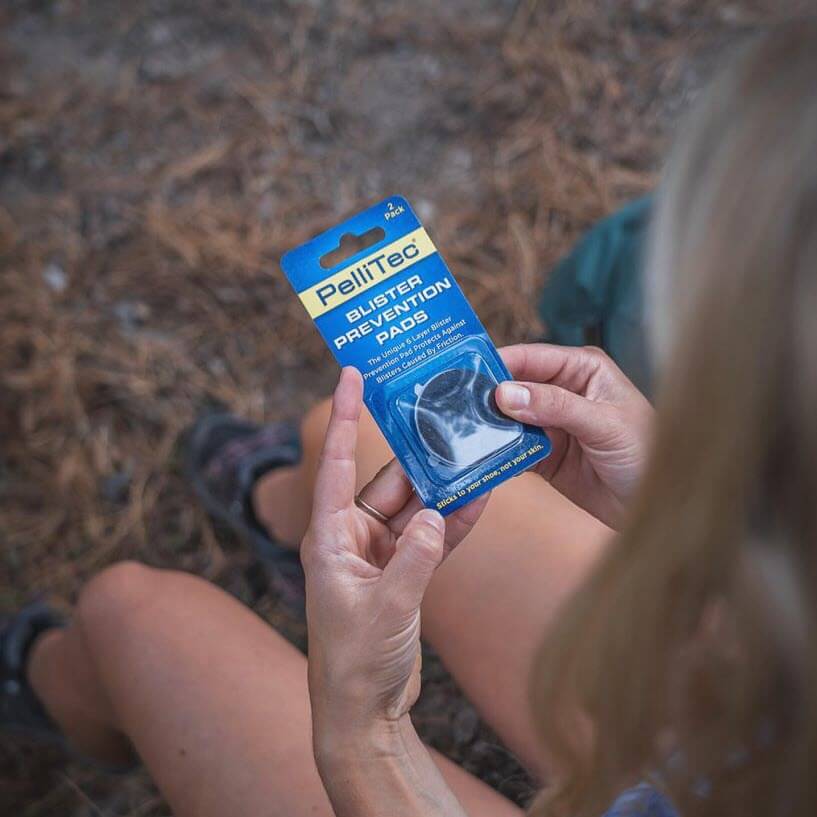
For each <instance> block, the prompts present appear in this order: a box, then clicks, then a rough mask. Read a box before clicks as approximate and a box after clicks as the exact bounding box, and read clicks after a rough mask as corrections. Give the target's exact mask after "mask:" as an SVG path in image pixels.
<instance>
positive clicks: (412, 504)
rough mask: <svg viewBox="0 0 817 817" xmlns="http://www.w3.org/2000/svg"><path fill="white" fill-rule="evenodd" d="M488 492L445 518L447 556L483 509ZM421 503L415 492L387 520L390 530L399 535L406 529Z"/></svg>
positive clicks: (421, 506)
mask: <svg viewBox="0 0 817 817" xmlns="http://www.w3.org/2000/svg"><path fill="white" fill-rule="evenodd" d="M489 496H490V493H488V494H485V495H484V496H481V497H479V498H477V499H475V500H474V501H473V502H469V503H468V504H467V505H465V506H464V507H462V508H460V509H458V510H456V511H454V513H452V514H451V515H450V516H447V517H446V519H445V551H444V555H445V556H447V555H448V554H449V553H450V552H451V551H452V550H453V549H454V548H455V547H456V546H457V545H458V544H459V543H460V542H461V541H462V540H463V539H464V538H465V537H466V536H467V535H468V534H469V533H470V532H471V529H472V528H473V527H474V525H475V524H476V523H477V520H478V519H479V518H480V516H481V515H482V512H483V511H484V510H485V505H486V504H487V502H488V497H489ZM422 508H423V503H422V501H421V500H420V498H419V497H418V496H417V495H416V494H415V496H413V497H412V498H411V500H410V501H409V502H407V503H406V506H405V507H404V508H403V509H402V510H401V511H400V512H399V513H397V514H396V515H395V516H394V517H392V519H391V520H390V522H389V527H390V528H391V530H392V532H393V533H394V534H395V535H397V536H399V535H400V534H401V533H403V531H404V530H405V529H406V526H407V525H408V524H409V522H410V521H411V520H412V519H413V518H414V516H415V514H416V513H417V512H418V511H420V510H422Z"/></svg>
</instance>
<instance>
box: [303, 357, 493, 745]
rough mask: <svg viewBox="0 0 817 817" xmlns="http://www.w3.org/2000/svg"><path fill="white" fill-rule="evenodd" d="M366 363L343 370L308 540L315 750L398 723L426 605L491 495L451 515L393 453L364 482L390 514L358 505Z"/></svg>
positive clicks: (409, 694) (408, 701)
mask: <svg viewBox="0 0 817 817" xmlns="http://www.w3.org/2000/svg"><path fill="white" fill-rule="evenodd" d="M362 396H363V381H362V378H361V376H360V373H359V372H357V371H356V370H355V369H351V368H347V369H344V370H343V372H342V373H341V377H340V381H339V383H338V386H337V389H336V391H335V396H334V400H333V404H332V416H331V418H330V420H329V426H328V428H327V432H326V440H325V443H324V448H323V454H322V456H321V460H320V465H319V468H318V475H317V480H316V484H315V495H314V504H313V510H312V519H311V522H310V525H309V529H308V531H307V533H306V536H305V538H304V541H303V544H302V546H301V558H302V561H303V565H304V571H305V573H306V599H307V623H308V628H309V689H310V696H311V699H312V711H313V722H314V732H315V744H316V745H315V751H316V755H320V753H321V751H323V750H324V749H327V748H328V747H326V746H323V745H322V744H323V742H324V739H325V740H326V741H327V742H331V740H332V736H337V735H339V734H340V735H344V736H351V735H353V734H356V735H365V734H368V733H372V732H375V731H377V730H378V729H380V728H385V729H386V730H387V731H388V728H389V727H390V726H392V727H394V726H395V725H397V724H398V723H399V722H400V720H401V719H402V718H403V717H404V716H405V715H407V713H408V712H409V710H410V709H411V707H412V706H413V704H414V703H415V701H416V700H417V696H418V694H419V691H420V640H419V639H420V605H421V603H422V600H423V595H424V594H425V591H426V588H427V587H428V584H429V582H430V581H431V577H432V575H433V574H434V571H435V570H436V568H437V566H438V565H439V564H440V562H441V561H442V560H443V558H444V557H445V556H446V555H447V553H449V552H450V551H451V549H452V548H454V547H455V546H456V545H457V544H458V543H459V542H460V541H461V540H462V538H463V537H464V536H465V535H466V534H467V533H468V531H470V529H471V528H472V527H473V525H474V523H475V522H476V521H477V519H478V518H479V516H480V514H481V512H482V509H483V508H484V506H485V502H486V501H487V496H484V497H481V498H479V499H477V500H475V501H474V502H473V503H471V504H470V505H468V506H466V507H465V508H463V509H461V510H459V511H457V512H455V513H453V514H451V515H450V516H449V517H448V518H447V520H443V518H442V516H440V514H438V513H437V512H436V511H433V510H426V509H423V507H422V504H421V503H420V501H419V499H418V498H417V497H416V495H415V494H414V492H413V491H412V488H411V485H410V484H409V482H408V479H407V478H406V476H405V474H404V472H403V470H402V468H401V467H400V465H399V464H398V463H397V462H396V461H392V462H391V463H389V464H388V465H387V466H386V467H385V468H384V469H383V470H382V471H381V472H380V473H379V474H378V475H377V476H376V477H375V478H374V479H373V480H372V482H370V483H369V484H368V485H367V486H366V487H365V488H364V489H363V490H362V491H361V492H360V496H361V498H362V499H363V500H364V501H365V502H366V504H368V505H369V506H371V507H373V508H376V509H377V510H378V511H380V512H381V513H382V514H383V515H384V516H386V517H388V519H389V521H388V523H383V522H380V521H378V520H377V519H375V518H373V517H372V516H370V515H369V514H367V513H365V512H364V511H362V510H360V509H359V508H358V507H357V506H356V505H355V484H356V483H355V477H356V468H355V447H356V442H357V428H358V420H359V418H360V412H361V407H362Z"/></svg>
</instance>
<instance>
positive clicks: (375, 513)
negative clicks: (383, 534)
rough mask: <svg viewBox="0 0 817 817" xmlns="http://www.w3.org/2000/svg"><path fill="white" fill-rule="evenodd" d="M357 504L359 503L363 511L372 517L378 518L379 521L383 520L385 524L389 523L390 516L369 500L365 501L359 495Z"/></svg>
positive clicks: (356, 498) (356, 499)
mask: <svg viewBox="0 0 817 817" xmlns="http://www.w3.org/2000/svg"><path fill="white" fill-rule="evenodd" d="M355 505H357V506H358V508H360V510H361V511H363V513H367V514H369V516H371V517H372V519H376V520H377V521H378V522H382V523H383V524H384V525H388V524H389V517H388V516H386V514H384V513H382V512H381V511H378V510H377V508H373V507H372V506H371V505H369V503H368V502H365V501H364V500H362V499H361V498H360V497H359V496H356V497H355Z"/></svg>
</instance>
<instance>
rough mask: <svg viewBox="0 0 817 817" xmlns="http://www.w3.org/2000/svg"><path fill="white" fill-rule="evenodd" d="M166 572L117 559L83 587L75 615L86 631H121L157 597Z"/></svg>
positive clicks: (98, 632)
mask: <svg viewBox="0 0 817 817" xmlns="http://www.w3.org/2000/svg"><path fill="white" fill-rule="evenodd" d="M162 573H163V571H161V570H156V569H154V568H151V567H147V566H146V565H143V564H140V563H139V562H131V561H128V562H118V563H117V564H114V565H112V566H111V567H107V568H105V569H104V570H102V571H101V572H100V573H98V574H97V575H96V576H94V577H93V578H92V579H91V580H90V581H89V582H88V583H87V584H86V585H85V586H84V587H83V588H82V590H81V592H80V594H79V598H78V599H77V605H76V609H75V614H74V620H75V622H76V623H77V624H78V625H79V626H80V627H81V628H82V631H83V633H84V634H85V635H86V636H87V637H89V638H93V637H94V636H95V635H97V634H101V633H104V632H119V633H122V632H123V631H124V630H125V628H126V625H127V624H128V623H129V622H133V621H134V619H135V618H138V617H140V614H141V613H142V612H144V611H145V610H149V609H150V607H151V604H152V602H153V601H154V600H155V599H156V598H157V597H158V594H159V585H160V583H161V576H162Z"/></svg>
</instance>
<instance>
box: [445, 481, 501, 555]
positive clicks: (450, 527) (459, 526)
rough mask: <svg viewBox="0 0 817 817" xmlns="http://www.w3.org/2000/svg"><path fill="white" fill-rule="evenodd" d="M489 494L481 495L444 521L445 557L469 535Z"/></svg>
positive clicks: (480, 514) (483, 508) (486, 502)
mask: <svg viewBox="0 0 817 817" xmlns="http://www.w3.org/2000/svg"><path fill="white" fill-rule="evenodd" d="M490 496H491V494H490V493H487V494H483V495H482V496H480V497H477V499H475V500H474V501H473V502H469V503H468V504H467V505H465V506H464V507H462V508H458V509H457V510H456V511H454V513H452V514H451V515H450V516H447V517H446V519H445V548H446V550H445V555H446V556H447V555H448V554H449V552H450V551H452V550H453V549H454V548H455V547H457V545H458V544H459V543H460V542H462V540H463V539H465V537H466V536H468V534H469V533H471V530H472V529H473V527H474V525H476V524H477V522H478V521H479V518H480V517H481V516H482V512H483V511H484V510H485V506H486V505H487V504H488V499H489V498H490Z"/></svg>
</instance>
